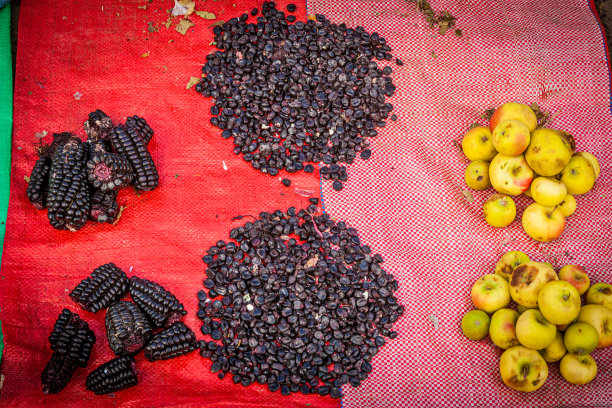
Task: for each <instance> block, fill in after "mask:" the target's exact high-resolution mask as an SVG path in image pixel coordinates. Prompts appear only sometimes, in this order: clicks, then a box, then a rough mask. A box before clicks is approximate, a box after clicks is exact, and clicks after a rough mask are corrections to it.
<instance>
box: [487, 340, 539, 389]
mask: <svg viewBox="0 0 612 408" xmlns="http://www.w3.org/2000/svg"><path fill="white" fill-rule="evenodd" d="M499 373H500V375H501V378H502V381H503V382H504V384H506V385H507V386H508V387H510V388H512V389H513V390H517V391H523V392H532V391H535V390H537V389H538V388H540V387H541V386H543V385H544V382H545V381H546V379H547V378H548V365H547V364H546V361H544V359H543V358H542V356H541V355H540V353H538V352H537V351H535V350H530V349H528V348H527V347H523V346H514V347H510V348H509V349H508V350H506V351H504V353H503V354H502V356H501V358H500V360H499Z"/></svg>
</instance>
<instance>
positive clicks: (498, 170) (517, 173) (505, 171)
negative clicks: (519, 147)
mask: <svg viewBox="0 0 612 408" xmlns="http://www.w3.org/2000/svg"><path fill="white" fill-rule="evenodd" d="M489 178H490V179H491V185H492V186H493V188H494V189H495V190H497V191H498V192H499V193H502V194H507V195H513V196H516V195H519V194H522V193H523V192H525V190H527V189H528V188H529V186H530V185H531V181H532V180H533V171H532V170H531V168H530V167H529V165H528V164H527V162H526V161H525V157H524V156H523V155H522V154H521V155H518V156H505V155H503V154H497V155H496V156H495V157H494V158H493V160H492V161H491V164H490V165H489Z"/></svg>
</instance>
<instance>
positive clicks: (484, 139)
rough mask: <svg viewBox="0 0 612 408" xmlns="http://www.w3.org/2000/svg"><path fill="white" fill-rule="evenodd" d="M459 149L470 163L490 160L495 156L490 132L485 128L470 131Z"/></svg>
mask: <svg viewBox="0 0 612 408" xmlns="http://www.w3.org/2000/svg"><path fill="white" fill-rule="evenodd" d="M461 148H462V149H463V154H465V156H466V157H467V158H468V159H470V160H471V161H475V160H491V159H492V158H493V157H495V155H496V154H497V151H496V150H495V147H493V140H492V138H491V131H490V130H489V128H488V127H486V126H479V127H475V128H473V129H470V130H469V131H468V132H467V133H466V134H465V135H464V136H463V139H462V140H461Z"/></svg>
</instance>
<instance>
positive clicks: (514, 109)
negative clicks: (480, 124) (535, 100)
mask: <svg viewBox="0 0 612 408" xmlns="http://www.w3.org/2000/svg"><path fill="white" fill-rule="evenodd" d="M505 120H518V121H520V122H523V123H524V124H525V126H527V129H528V130H529V131H530V132H531V131H532V130H534V129H535V128H536V126H538V119H537V118H536V115H535V113H534V112H533V110H532V109H531V108H530V107H529V106H527V105H525V104H523V103H516V102H507V103H504V104H503V105H501V106H500V107H499V108H497V109H495V112H493V116H491V119H490V120H489V128H490V129H491V132H493V131H495V129H496V128H497V126H498V125H499V124H500V123H501V122H503V121H505Z"/></svg>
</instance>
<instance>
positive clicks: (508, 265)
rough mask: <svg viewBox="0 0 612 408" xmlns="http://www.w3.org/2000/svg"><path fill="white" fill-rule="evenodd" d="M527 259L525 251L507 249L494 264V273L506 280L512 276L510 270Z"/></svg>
mask: <svg viewBox="0 0 612 408" xmlns="http://www.w3.org/2000/svg"><path fill="white" fill-rule="evenodd" d="M527 261H529V257H528V256H527V254H526V253H524V252H521V251H509V252H506V253H505V254H503V255H502V257H501V258H499V261H497V264H495V273H496V274H498V275H500V276H503V277H504V278H505V279H506V280H507V281H509V280H510V278H511V277H512V271H514V268H516V267H517V266H519V265H520V264H524V263H525V262H527Z"/></svg>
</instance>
